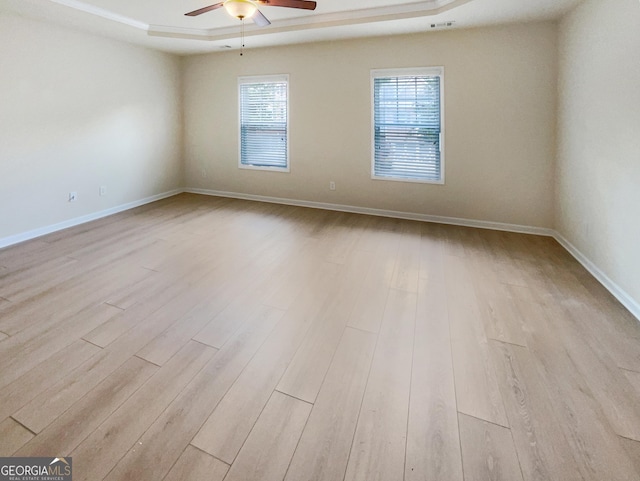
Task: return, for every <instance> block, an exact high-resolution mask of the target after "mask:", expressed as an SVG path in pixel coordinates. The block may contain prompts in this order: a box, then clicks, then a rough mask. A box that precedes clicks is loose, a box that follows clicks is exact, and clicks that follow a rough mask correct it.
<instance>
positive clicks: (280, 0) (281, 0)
mask: <svg viewBox="0 0 640 481" xmlns="http://www.w3.org/2000/svg"><path fill="white" fill-rule="evenodd" d="M256 1H257V3H259V4H261V5H267V6H269V7H289V8H302V9H304V10H315V9H316V2H312V1H310V0H256Z"/></svg>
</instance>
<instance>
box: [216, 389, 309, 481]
mask: <svg viewBox="0 0 640 481" xmlns="http://www.w3.org/2000/svg"><path fill="white" fill-rule="evenodd" d="M310 412H311V404H308V403H306V402H304V401H300V400H298V399H295V398H292V397H290V396H287V395H285V394H281V393H279V392H277V391H276V392H274V393H273V396H272V397H271V399H270V400H269V402H268V403H267V405H266V406H265V408H264V411H263V412H262V414H261V415H260V417H259V418H258V421H257V422H256V425H255V426H254V428H253V429H252V430H251V434H250V436H249V438H248V439H247V442H246V443H245V444H244V446H243V447H242V450H241V451H240V453H239V454H238V457H237V459H236V461H235V462H234V463H233V465H232V466H231V469H230V470H229V475H228V476H227V477H226V478H225V481H282V480H283V479H284V476H285V474H286V472H287V469H288V467H289V463H290V461H291V458H292V456H293V453H294V451H295V449H296V446H297V445H298V441H299V439H300V436H301V435H302V430H303V429H304V427H305V424H306V422H307V419H308V418H309V413H310Z"/></svg>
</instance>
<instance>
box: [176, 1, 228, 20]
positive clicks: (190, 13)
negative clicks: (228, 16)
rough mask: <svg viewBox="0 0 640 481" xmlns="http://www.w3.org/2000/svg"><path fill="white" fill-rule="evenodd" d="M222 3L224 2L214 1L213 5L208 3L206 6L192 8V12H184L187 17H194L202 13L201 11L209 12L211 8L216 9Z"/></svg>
mask: <svg viewBox="0 0 640 481" xmlns="http://www.w3.org/2000/svg"><path fill="white" fill-rule="evenodd" d="M222 5H224V2H220V3H216V4H214V5H209V6H208V7H203V8H199V9H198V10H194V11H193V12H189V13H185V15H186V16H187V17H196V16H198V15H202V14H203V13H207V12H210V11H211V10H216V9H218V8H220V7H222Z"/></svg>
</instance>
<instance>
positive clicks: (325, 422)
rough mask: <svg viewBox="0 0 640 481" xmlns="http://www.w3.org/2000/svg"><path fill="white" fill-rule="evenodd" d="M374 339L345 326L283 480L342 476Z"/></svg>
mask: <svg viewBox="0 0 640 481" xmlns="http://www.w3.org/2000/svg"><path fill="white" fill-rule="evenodd" d="M375 342H376V336H375V334H373V333H370V332H365V331H360V330H356V329H351V328H347V329H346V330H345V333H344V336H343V338H342V341H341V342H340V345H339V346H338V350H337V352H336V355H335V357H334V359H333V361H332V363H331V367H330V368H329V372H328V373H327V377H326V379H325V381H324V383H323V385H322V388H321V389H320V393H319V395H318V399H317V400H316V402H315V404H314V406H313V409H312V411H311V414H310V416H309V420H308V421H307V425H306V427H305V429H304V431H303V433H302V437H301V439H300V442H299V444H298V447H297V449H296V451H295V453H294V456H293V459H292V461H291V465H290V467H289V470H288V471H287V475H286V477H285V480H286V481H298V480H301V479H309V480H311V479H313V480H314V481H329V480H335V479H343V478H344V474H345V471H346V468H347V462H348V460H349V452H350V450H351V444H352V441H353V435H354V432H355V429H356V423H357V420H358V414H359V411H360V405H361V403H362V397H363V395H364V389H365V386H366V382H367V376H368V373H369V367H370V364H371V359H372V357H373V351H374V348H375Z"/></svg>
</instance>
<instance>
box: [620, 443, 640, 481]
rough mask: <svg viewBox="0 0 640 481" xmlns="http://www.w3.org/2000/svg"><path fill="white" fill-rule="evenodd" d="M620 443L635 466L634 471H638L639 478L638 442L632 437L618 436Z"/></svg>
mask: <svg viewBox="0 0 640 481" xmlns="http://www.w3.org/2000/svg"><path fill="white" fill-rule="evenodd" d="M620 441H621V442H622V445H623V446H624V449H625V451H626V452H627V455H628V456H629V458H630V459H631V461H632V462H633V465H634V466H635V468H636V472H637V473H638V478H640V442H638V441H634V440H633V439H626V438H620Z"/></svg>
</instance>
